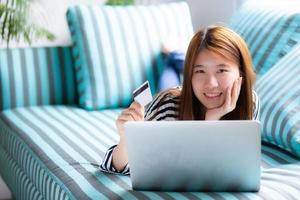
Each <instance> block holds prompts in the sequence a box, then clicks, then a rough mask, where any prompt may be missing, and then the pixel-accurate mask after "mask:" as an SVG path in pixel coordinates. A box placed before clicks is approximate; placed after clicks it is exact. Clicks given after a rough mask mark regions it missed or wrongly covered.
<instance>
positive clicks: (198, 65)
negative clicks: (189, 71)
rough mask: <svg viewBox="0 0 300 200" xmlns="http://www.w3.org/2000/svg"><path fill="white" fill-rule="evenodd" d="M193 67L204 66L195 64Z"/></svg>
mask: <svg viewBox="0 0 300 200" xmlns="http://www.w3.org/2000/svg"><path fill="white" fill-rule="evenodd" d="M193 67H204V66H203V65H200V64H196V65H194V66H193Z"/></svg>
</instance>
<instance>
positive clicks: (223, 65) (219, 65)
mask: <svg viewBox="0 0 300 200" xmlns="http://www.w3.org/2000/svg"><path fill="white" fill-rule="evenodd" d="M217 67H229V66H228V65H226V64H225V63H221V64H218V65H217Z"/></svg>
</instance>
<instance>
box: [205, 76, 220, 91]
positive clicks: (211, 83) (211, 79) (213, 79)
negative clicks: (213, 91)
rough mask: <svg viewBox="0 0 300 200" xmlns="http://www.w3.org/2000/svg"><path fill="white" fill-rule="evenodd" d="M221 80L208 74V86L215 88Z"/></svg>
mask: <svg viewBox="0 0 300 200" xmlns="http://www.w3.org/2000/svg"><path fill="white" fill-rule="evenodd" d="M218 85H219V82H218V79H217V78H216V77H215V76H208V77H207V78H206V80H205V86H206V88H215V87H218Z"/></svg>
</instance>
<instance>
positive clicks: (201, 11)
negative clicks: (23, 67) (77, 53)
mask: <svg viewBox="0 0 300 200" xmlns="http://www.w3.org/2000/svg"><path fill="white" fill-rule="evenodd" d="M105 1H106V0H51V1H49V0H33V4H32V5H31V10H30V14H31V17H30V18H31V19H32V20H33V21H34V22H35V23H36V24H38V25H41V26H43V27H45V28H47V29H49V30H50V31H51V32H53V33H54V34H55V35H56V40H55V41H54V42H49V41H47V40H40V41H35V42H34V43H33V44H32V45H33V46H44V45H48V46H54V45H68V44H71V38H70V34H69V31H68V26H67V22H66V19H65V13H66V10H67V8H68V7H69V6H70V5H74V4H82V3H84V4H90V3H98V4H102V3H103V2H105ZM170 1H179V0H136V3H137V4H149V3H160V2H170ZM186 1H187V3H188V4H189V7H190V10H191V15H192V20H193V26H194V30H198V29H199V28H201V27H204V26H207V25H210V24H213V23H216V22H223V23H227V22H228V21H229V19H230V17H231V15H232V13H233V12H234V11H236V9H237V8H238V7H239V5H240V4H241V3H242V2H243V1H245V0H210V1H207V0H186ZM26 45H27V44H24V43H21V44H15V43H12V46H26Z"/></svg>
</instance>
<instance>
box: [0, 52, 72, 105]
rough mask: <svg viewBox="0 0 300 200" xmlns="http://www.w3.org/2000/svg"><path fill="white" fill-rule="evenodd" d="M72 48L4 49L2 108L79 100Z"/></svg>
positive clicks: (0, 74)
mask: <svg viewBox="0 0 300 200" xmlns="http://www.w3.org/2000/svg"><path fill="white" fill-rule="evenodd" d="M74 74H75V73H74V67H73V63H72V56H71V48H70V47H49V48H44V47H43V48H14V49H13V48H12V49H0V110H4V109H10V108H15V107H22V106H34V105H47V104H75V103H76V101H77V95H76V89H75V88H76V86H75V78H74Z"/></svg>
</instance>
